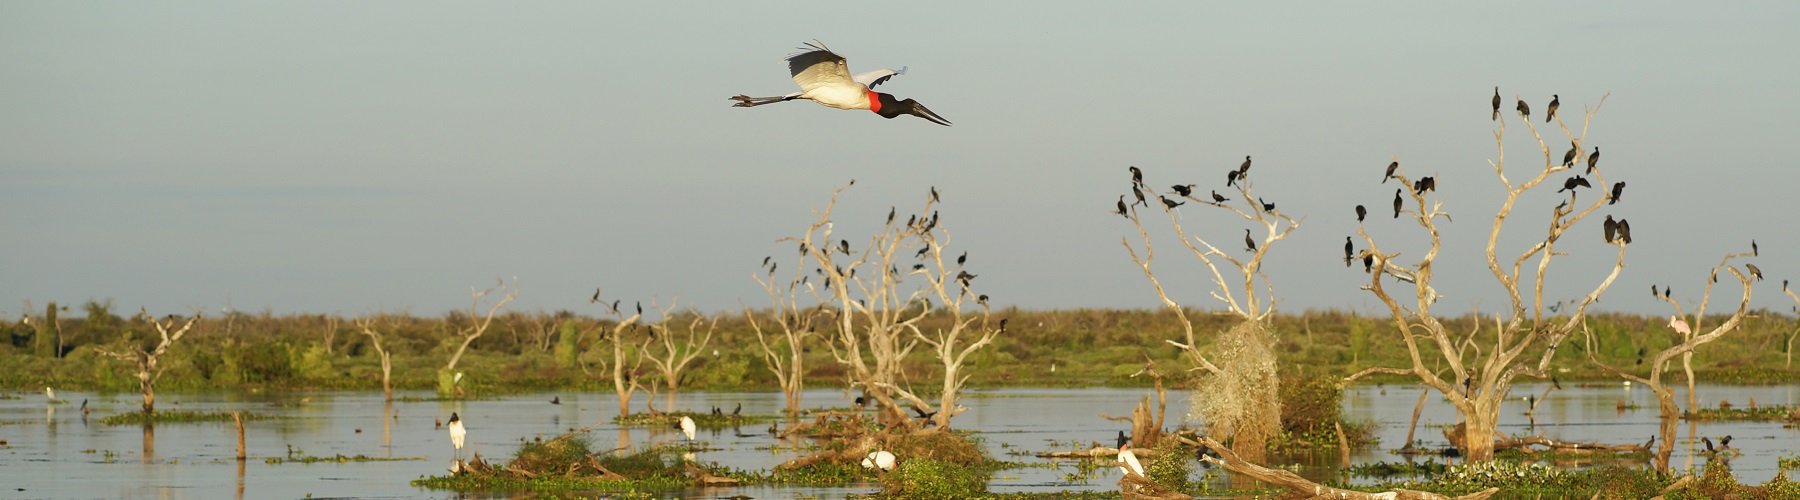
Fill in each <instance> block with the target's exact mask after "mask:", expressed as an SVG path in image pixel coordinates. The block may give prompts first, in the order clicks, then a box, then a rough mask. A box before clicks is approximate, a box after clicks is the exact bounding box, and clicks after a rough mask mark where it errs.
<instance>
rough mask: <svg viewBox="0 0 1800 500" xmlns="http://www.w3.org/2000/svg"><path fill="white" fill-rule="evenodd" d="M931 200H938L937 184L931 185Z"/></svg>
mask: <svg viewBox="0 0 1800 500" xmlns="http://www.w3.org/2000/svg"><path fill="white" fill-rule="evenodd" d="M931 202H932V203H937V202H938V194H937V186H931Z"/></svg>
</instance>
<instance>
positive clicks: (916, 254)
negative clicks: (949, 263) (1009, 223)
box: [913, 196, 1125, 259]
mask: <svg viewBox="0 0 1800 500" xmlns="http://www.w3.org/2000/svg"><path fill="white" fill-rule="evenodd" d="M1124 200H1125V197H1124V196H1120V197H1119V201H1124ZM1119 206H1120V208H1124V205H1123V204H1120V205H1119ZM1119 212H1120V213H1123V212H1124V210H1119ZM930 251H931V247H930V246H925V247H923V248H920V249H919V251H917V252H913V258H915V259H923V258H925V252H930Z"/></svg>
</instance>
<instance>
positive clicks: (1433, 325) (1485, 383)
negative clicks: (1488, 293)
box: [1345, 97, 1626, 461]
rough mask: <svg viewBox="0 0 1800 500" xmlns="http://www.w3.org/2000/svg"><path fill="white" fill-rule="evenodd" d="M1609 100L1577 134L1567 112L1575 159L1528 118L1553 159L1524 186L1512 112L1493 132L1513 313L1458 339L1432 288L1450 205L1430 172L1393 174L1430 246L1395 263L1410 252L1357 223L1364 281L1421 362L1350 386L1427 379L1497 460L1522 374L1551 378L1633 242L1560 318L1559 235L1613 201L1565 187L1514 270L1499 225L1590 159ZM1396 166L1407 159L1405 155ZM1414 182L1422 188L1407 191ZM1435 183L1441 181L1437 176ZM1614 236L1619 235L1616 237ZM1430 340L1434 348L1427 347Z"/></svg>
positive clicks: (1478, 446)
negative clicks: (1549, 283) (1553, 282)
mask: <svg viewBox="0 0 1800 500" xmlns="http://www.w3.org/2000/svg"><path fill="white" fill-rule="evenodd" d="M1605 102H1606V99H1605V98H1604V97H1602V98H1601V99H1600V102H1599V103H1597V104H1595V105H1594V106H1593V107H1591V108H1589V109H1587V111H1586V113H1585V118H1584V120H1583V122H1582V125H1581V132H1580V133H1579V134H1577V133H1574V132H1571V131H1570V130H1569V128H1568V126H1567V125H1565V124H1563V122H1562V119H1561V116H1562V115H1558V118H1557V124H1558V126H1559V128H1561V129H1562V131H1563V134H1564V135H1566V136H1568V137H1569V139H1570V143H1571V151H1570V152H1569V153H1567V154H1568V155H1570V158H1569V160H1566V161H1561V160H1562V159H1561V158H1553V157H1552V154H1553V153H1552V152H1551V148H1550V146H1549V145H1548V144H1547V143H1545V142H1544V139H1543V137H1542V135H1541V134H1540V133H1539V132H1538V130H1537V128H1536V127H1535V126H1533V125H1532V124H1531V121H1530V120H1525V126H1526V128H1527V130H1529V131H1530V132H1531V136H1532V137H1533V138H1534V139H1535V140H1536V141H1537V146H1538V149H1539V150H1540V151H1541V152H1542V154H1543V158H1544V163H1543V166H1542V167H1541V168H1537V169H1535V171H1534V173H1533V175H1532V176H1530V177H1529V178H1528V179H1527V180H1525V181H1524V182H1522V183H1518V184H1514V183H1513V181H1512V180H1510V179H1508V178H1507V175H1506V169H1505V165H1506V147H1505V146H1506V141H1505V138H1506V124H1507V122H1506V120H1505V119H1504V118H1502V119H1501V120H1500V121H1499V129H1498V130H1496V131H1495V132H1494V143H1495V147H1496V150H1497V151H1498V153H1497V154H1498V158H1496V159H1494V160H1490V161H1489V164H1490V166H1492V167H1493V169H1494V173H1495V175H1496V177H1498V179H1499V180H1500V185H1501V186H1502V187H1504V188H1505V190H1506V199H1505V202H1504V203H1503V204H1502V205H1501V206H1500V209H1499V211H1498V212H1497V213H1496V214H1495V215H1494V222H1493V225H1492V229H1491V230H1490V231H1489V233H1488V242H1487V247H1486V256H1487V265H1488V270H1489V271H1490V272H1491V273H1492V274H1493V276H1494V279H1495V280H1496V281H1498V282H1499V283H1500V285H1501V287H1503V288H1504V289H1505V290H1506V292H1507V296H1508V298H1509V299H1510V305H1509V307H1508V308H1507V311H1506V312H1505V313H1504V314H1495V315H1494V317H1493V320H1494V324H1493V327H1492V328H1490V329H1485V330H1484V329H1483V328H1482V326H1481V323H1482V320H1481V319H1480V315H1479V314H1477V315H1476V317H1477V320H1476V321H1475V328H1473V329H1472V330H1471V331H1470V332H1469V333H1468V334H1465V335H1458V334H1455V333H1453V332H1451V331H1450V330H1449V329H1448V328H1447V327H1445V326H1444V324H1443V323H1442V322H1440V321H1439V320H1438V318H1437V316H1435V315H1434V313H1432V311H1431V307H1432V305H1433V304H1434V303H1436V302H1437V300H1438V299H1439V297H1440V296H1439V294H1438V293H1437V290H1436V289H1435V288H1433V287H1432V277H1433V273H1434V271H1435V269H1434V267H1433V266H1434V264H1435V262H1436V260H1437V256H1438V252H1439V250H1440V249H1441V246H1440V245H1441V239H1440V235H1439V231H1438V226H1437V220H1438V219H1439V218H1440V217H1441V218H1443V219H1444V220H1445V221H1450V220H1451V219H1450V214H1449V213H1448V212H1445V211H1444V210H1443V201H1442V200H1439V199H1436V197H1435V196H1432V197H1427V193H1434V192H1435V189H1426V188H1425V187H1426V186H1427V184H1426V183H1425V179H1424V178H1421V179H1419V180H1418V181H1414V180H1413V179H1411V178H1410V177H1408V176H1407V174H1406V172H1405V170H1404V169H1403V168H1401V169H1399V170H1398V171H1396V172H1395V174H1394V178H1395V179H1398V180H1400V183H1401V186H1402V189H1401V191H1403V192H1407V193H1410V196H1408V197H1409V198H1410V200H1411V206H1412V207H1414V208H1413V209H1406V210H1404V212H1406V213H1408V214H1410V215H1411V220H1412V221H1413V222H1415V223H1417V224H1418V225H1419V227H1420V228H1422V229H1423V230H1425V232H1426V233H1428V234H1429V236H1430V238H1431V240H1430V241H1431V243H1430V246H1429V247H1428V248H1427V249H1426V250H1425V252H1424V255H1423V256H1422V257H1421V258H1420V259H1419V261H1417V262H1416V263H1413V264H1410V265H1401V264H1398V263H1395V262H1393V259H1395V258H1397V257H1399V256H1400V255H1401V254H1402V252H1399V251H1383V250H1382V249H1381V248H1380V245H1378V244H1377V243H1376V241H1375V239H1374V238H1373V237H1371V236H1370V235H1369V233H1368V232H1367V230H1366V227H1365V226H1363V225H1361V224H1359V225H1358V228H1357V234H1358V235H1360V236H1361V238H1362V240H1363V241H1364V243H1365V245H1366V246H1367V247H1368V248H1367V249H1366V250H1363V251H1362V252H1360V253H1358V254H1357V255H1356V257H1359V258H1361V257H1368V258H1370V259H1371V260H1372V261H1373V268H1374V270H1376V271H1377V272H1372V273H1371V274H1370V279H1369V284H1368V285H1365V286H1363V287H1362V289H1364V290H1368V291H1370V292H1372V293H1374V294H1375V296H1376V297H1377V298H1379V299H1381V302H1382V303H1383V304H1384V305H1386V306H1387V309H1388V311H1389V314H1390V315H1391V316H1392V317H1393V321H1394V324H1395V326H1396V330H1395V332H1396V334H1397V335H1398V336H1399V337H1400V340H1401V341H1402V342H1404V343H1405V344H1406V348H1407V351H1408V353H1409V355H1410V359H1411V360H1412V366H1410V367H1404V368H1402V367H1372V368H1369V369H1366V370H1363V371H1361V372H1358V373H1356V374H1353V375H1351V376H1349V377H1347V378H1346V379H1345V380H1346V381H1347V382H1348V381H1354V380H1356V379H1358V378H1361V377H1363V376H1366V375H1369V374H1373V373H1388V374H1399V375H1413V376H1416V377H1418V378H1419V379H1420V380H1421V381H1422V382H1424V383H1425V385H1428V386H1430V387H1432V388H1434V389H1436V390H1437V391H1438V392H1441V393H1443V394H1444V395H1445V397H1446V398H1448V399H1449V400H1450V403H1451V405H1453V406H1455V407H1456V409H1457V411H1458V412H1460V413H1461V414H1462V416H1463V419H1464V422H1463V424H1462V425H1461V426H1459V427H1458V429H1460V430H1459V431H1457V432H1454V433H1451V434H1452V439H1451V441H1452V444H1455V445H1457V446H1458V447H1460V448H1462V449H1463V455H1464V456H1466V457H1468V459H1469V460H1477V461H1480V460H1491V459H1493V456H1494V453H1493V451H1494V436H1495V430H1494V426H1495V424H1496V423H1497V422H1498V420H1499V415H1500V404H1501V403H1502V402H1503V401H1504V400H1505V399H1506V397H1507V395H1508V393H1509V392H1510V390H1511V386H1512V381H1513V380H1514V379H1515V378H1517V377H1519V376H1529V377H1534V378H1538V379H1543V378H1547V375H1546V373H1545V370H1546V369H1547V368H1549V365H1550V361H1551V359H1553V358H1554V357H1555V356H1556V347H1557V345H1558V344H1560V343H1561V342H1562V341H1563V340H1564V339H1565V338H1567V337H1568V335H1569V334H1570V333H1571V332H1573V331H1574V330H1575V329H1576V328H1577V327H1579V326H1580V325H1582V323H1583V321H1584V320H1585V319H1586V317H1587V309H1588V306H1590V305H1592V304H1593V303H1594V302H1596V301H1598V300H1599V299H1600V295H1601V294H1603V293H1605V292H1606V289H1607V288H1608V287H1610V286H1611V285H1612V283H1613V280H1615V279H1616V278H1618V276H1619V272H1620V271H1622V270H1623V269H1624V268H1625V247H1626V244H1625V242H1624V238H1617V239H1615V240H1613V241H1610V242H1609V243H1611V244H1613V245H1614V246H1616V247H1617V250H1618V256H1617V260H1616V262H1615V263H1614V265H1613V268H1612V271H1611V273H1610V274H1608V275H1607V277H1606V278H1605V279H1604V280H1601V281H1600V283H1598V284H1597V285H1595V286H1594V288H1593V290H1592V291H1590V292H1588V293H1587V295H1586V296H1585V297H1583V298H1582V299H1581V300H1579V301H1578V302H1576V304H1575V307H1574V308H1573V309H1565V311H1568V313H1569V314H1568V316H1567V317H1566V318H1558V317H1555V316H1554V315H1552V316H1549V317H1546V316H1545V314H1544V313H1545V306H1546V304H1545V303H1544V286H1545V283H1546V277H1547V276H1548V275H1549V270H1550V263H1551V261H1552V260H1553V258H1554V257H1557V256H1565V255H1567V253H1565V252H1560V251H1558V250H1557V249H1556V243H1557V241H1558V240H1559V239H1560V238H1561V237H1562V236H1563V235H1564V233H1566V232H1567V231H1568V230H1569V229H1571V228H1573V227H1575V226H1576V225H1577V224H1578V223H1580V222H1581V221H1583V220H1585V219H1587V217H1588V216H1589V215H1592V214H1593V213H1594V212H1596V211H1598V210H1600V209H1601V208H1602V207H1604V206H1606V205H1607V201H1608V200H1607V197H1605V196H1596V197H1594V200H1593V201H1592V202H1590V203H1588V204H1587V205H1586V206H1585V207H1583V206H1582V205H1581V204H1580V201H1581V200H1580V199H1579V197H1578V193H1579V192H1580V191H1579V190H1577V189H1574V188H1572V186H1573V184H1566V185H1565V189H1567V190H1568V191H1569V194H1568V197H1567V199H1565V200H1564V201H1563V202H1562V204H1560V205H1557V206H1556V207H1553V208H1551V209H1550V213H1549V227H1548V228H1547V230H1546V232H1545V233H1544V237H1543V238H1542V239H1538V240H1536V241H1535V242H1533V243H1532V244H1531V246H1529V247H1528V248H1526V249H1525V250H1523V251H1521V252H1520V253H1519V255H1518V257H1517V258H1515V259H1513V260H1512V265H1511V267H1510V268H1507V267H1503V266H1502V264H1501V262H1500V260H1499V257H1498V253H1497V252H1498V248H1497V247H1498V246H1499V240H1500V231H1501V229H1502V227H1503V226H1504V225H1505V222H1506V219H1507V218H1508V217H1509V216H1511V215H1512V213H1513V210H1514V208H1515V205H1516V203H1517V202H1518V200H1519V198H1520V196H1521V195H1523V194H1525V193H1526V192H1528V191H1530V190H1532V189H1534V188H1538V187H1540V186H1543V183H1544V181H1545V180H1547V179H1548V178H1549V177H1550V176H1551V175H1552V174H1556V173H1560V172H1564V171H1568V170H1570V169H1572V168H1575V167H1574V165H1578V164H1580V163H1581V162H1582V160H1584V159H1586V158H1587V155H1588V153H1586V152H1585V151H1584V149H1585V148H1584V141H1585V138H1586V136H1587V129H1588V126H1589V124H1590V123H1591V122H1592V121H1593V118H1594V115H1595V113H1597V112H1598V111H1599V110H1600V106H1601V105H1602V104H1604V103H1605ZM1394 162H1395V163H1396V164H1398V163H1399V161H1398V159H1397V158H1396V159H1395V160H1394ZM1590 168H1593V171H1592V172H1591V175H1593V176H1594V179H1595V180H1596V181H1597V182H1596V183H1595V184H1596V185H1599V186H1605V185H1606V178H1605V170H1604V169H1600V168H1594V167H1590ZM1572 181H1574V179H1573V178H1571V179H1569V182H1572ZM1409 185H1410V186H1411V187H1413V189H1410V190H1409V189H1405V188H1406V187H1408V186H1409ZM1429 185H1431V186H1435V179H1434V180H1432V181H1431V182H1430V184H1429ZM1399 197H1400V193H1398V192H1397V193H1396V207H1395V210H1396V217H1398V214H1399V213H1401V212H1402V207H1401V206H1400V202H1401V200H1400V198H1399ZM1590 234H1592V233H1590ZM1608 235H1609V236H1610V233H1609V234H1608ZM1532 259H1536V261H1535V266H1534V268H1533V269H1532V270H1531V271H1530V274H1524V273H1525V272H1524V271H1522V268H1524V266H1525V264H1526V262H1528V261H1531V260H1532ZM1387 277H1392V278H1393V279H1395V280H1397V281H1398V282H1401V283H1405V285H1402V286H1403V287H1410V288H1411V289H1412V290H1411V292H1412V293H1411V294H1410V295H1411V297H1410V298H1407V299H1405V300H1409V301H1411V302H1412V304H1411V305H1401V304H1400V301H1401V300H1402V299H1400V298H1397V297H1396V296H1395V295H1394V293H1393V292H1390V291H1389V290H1388V289H1387V286H1388V284H1387V282H1386V280H1385V278H1387ZM1526 280H1528V281H1526ZM1421 343H1424V344H1426V345H1427V346H1428V347H1426V348H1422V347H1421V345H1420V344H1421ZM1427 357H1431V358H1433V359H1436V360H1441V362H1439V361H1433V362H1429V363H1428V362H1427V359H1426V358H1427ZM1438 364H1441V365H1446V366H1447V367H1448V372H1449V373H1448V374H1449V375H1450V377H1451V378H1449V379H1445V378H1443V376H1442V375H1443V372H1439V371H1435V370H1434V369H1432V368H1430V367H1429V366H1431V365H1438Z"/></svg>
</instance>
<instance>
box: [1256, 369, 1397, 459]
mask: <svg viewBox="0 0 1800 500" xmlns="http://www.w3.org/2000/svg"><path fill="white" fill-rule="evenodd" d="M1341 380H1342V378H1340V377H1335V376H1326V375H1307V376H1295V375H1291V376H1287V377H1283V378H1282V381H1281V425H1282V430H1281V434H1280V435H1278V436H1276V438H1275V439H1274V440H1272V441H1271V442H1270V443H1269V444H1270V448H1271V449H1275V450H1281V451H1285V452H1293V451H1299V450H1301V449H1309V448H1310V449H1323V448H1329V449H1335V448H1337V445H1338V440H1337V426H1338V425H1341V426H1343V428H1344V441H1345V442H1346V443H1347V444H1348V445H1349V446H1350V448H1351V449H1361V448H1365V447H1368V446H1371V445H1373V444H1375V442H1376V438H1375V430H1376V429H1375V428H1376V426H1375V423H1374V422H1350V421H1347V420H1344V412H1343V407H1342V406H1341V404H1342V401H1343V399H1344V388H1343V386H1342V382H1341Z"/></svg>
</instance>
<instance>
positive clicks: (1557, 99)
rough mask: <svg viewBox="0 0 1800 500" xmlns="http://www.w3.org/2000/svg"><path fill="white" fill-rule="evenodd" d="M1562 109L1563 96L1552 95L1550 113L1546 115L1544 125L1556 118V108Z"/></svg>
mask: <svg viewBox="0 0 1800 500" xmlns="http://www.w3.org/2000/svg"><path fill="white" fill-rule="evenodd" d="M1560 107H1562V96H1559V95H1556V94H1550V111H1549V112H1548V113H1545V114H1544V123H1550V120H1552V119H1555V118H1556V108H1560Z"/></svg>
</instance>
